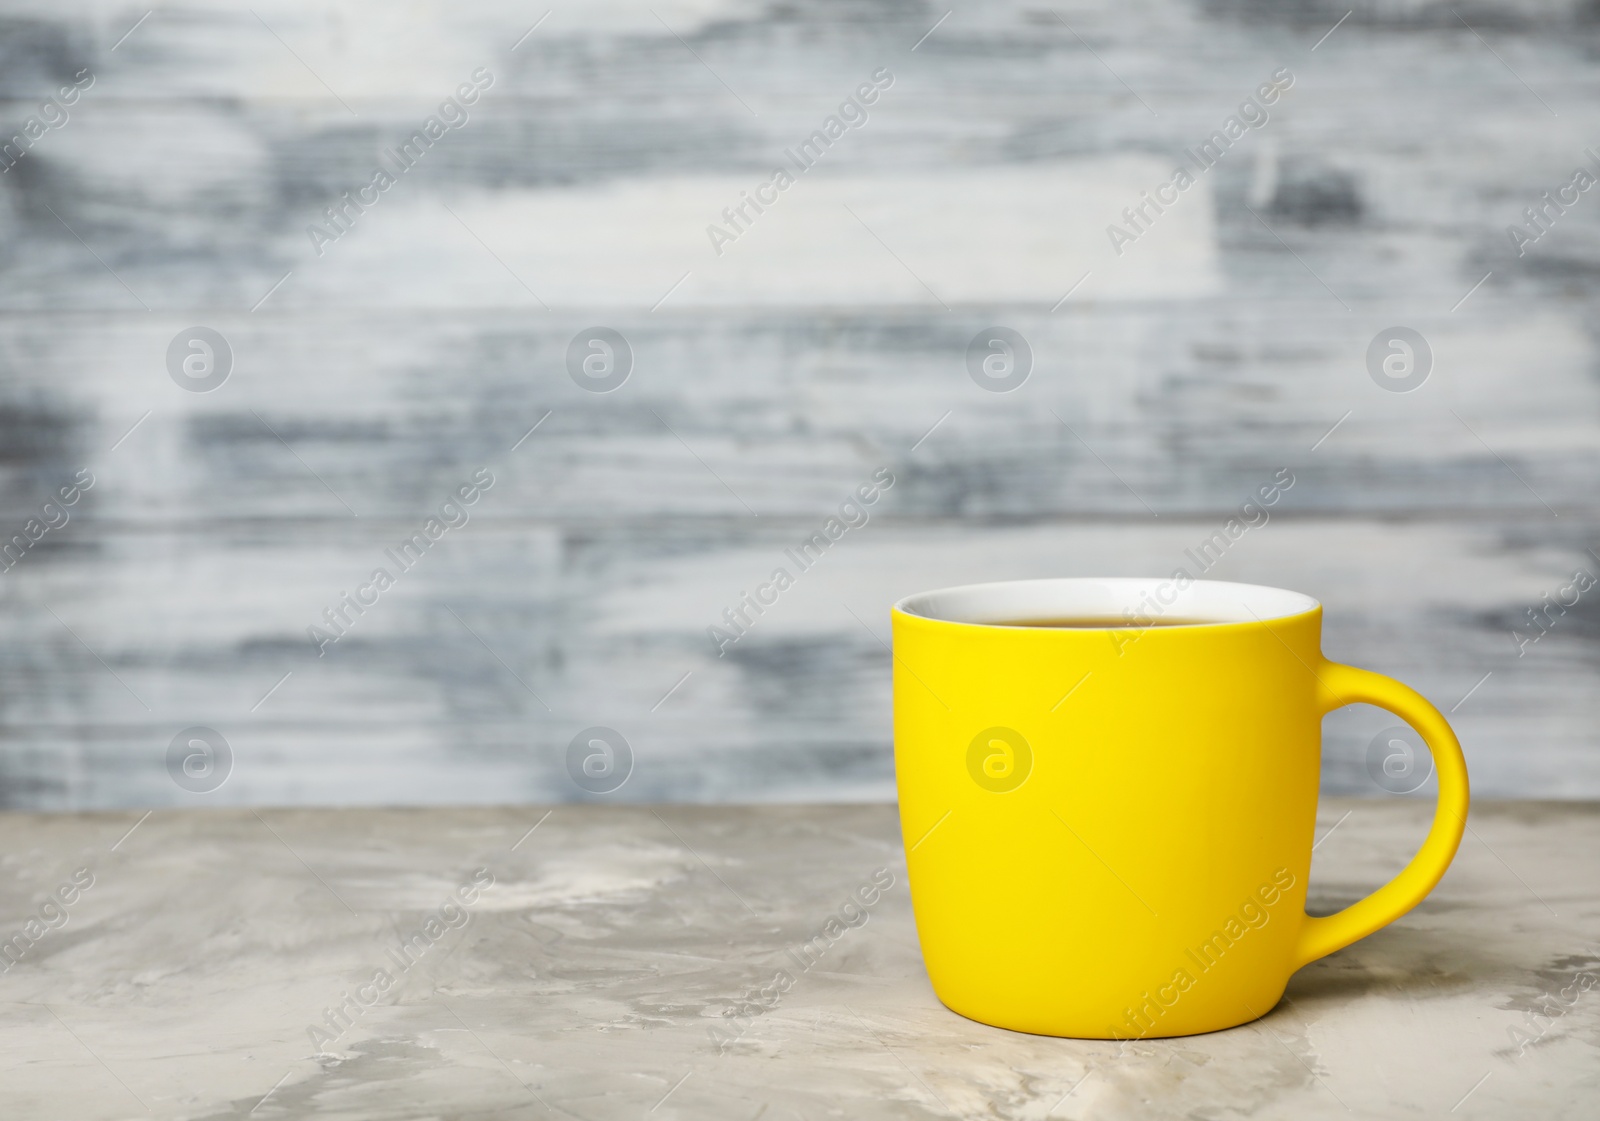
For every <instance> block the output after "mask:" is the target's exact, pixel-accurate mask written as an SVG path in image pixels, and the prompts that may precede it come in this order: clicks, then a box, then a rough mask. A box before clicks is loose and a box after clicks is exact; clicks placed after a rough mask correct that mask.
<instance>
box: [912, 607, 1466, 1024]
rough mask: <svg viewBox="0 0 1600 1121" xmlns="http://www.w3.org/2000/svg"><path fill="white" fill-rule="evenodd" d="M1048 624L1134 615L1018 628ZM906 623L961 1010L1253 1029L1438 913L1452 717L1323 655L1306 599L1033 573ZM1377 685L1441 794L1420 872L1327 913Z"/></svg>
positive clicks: (927, 909)
mask: <svg viewBox="0 0 1600 1121" xmlns="http://www.w3.org/2000/svg"><path fill="white" fill-rule="evenodd" d="M1040 619H1072V620H1075V621H1082V620H1085V619H1088V620H1115V621H1121V622H1123V623H1127V622H1132V623H1133V624H1135V625H1134V626H1127V625H1123V626H1099V627H1095V626H1089V627H1084V626H1074V627H1051V626H1037V625H1033V626H1028V625H1017V624H1019V623H1023V622H1028V621H1037V620H1040ZM893 620H894V740H895V773H896V779H897V782H898V785H899V791H900V824H901V832H902V834H903V836H904V839H905V846H906V861H907V865H908V868H909V872H910V880H911V901H912V905H913V908H914V910H915V913H916V921H917V933H918V936H919V937H920V939H921V942H922V952H923V958H924V960H925V962H926V964H927V968H928V976H929V979H930V980H931V981H932V982H933V988H934V991H935V992H936V993H937V994H938V996H939V999H940V1000H942V1001H943V1002H944V1003H945V1004H946V1005H947V1006H949V1007H950V1008H951V1009H953V1010H954V1011H956V1012H959V1013H961V1014H962V1015H963V1016H968V1017H970V1018H972V1019H974V1020H981V1021H982V1022H984V1023H987V1024H994V1025H997V1026H999V1027H1004V1028H1012V1029H1014V1030H1017V1031H1026V1032H1037V1033H1042V1034H1046V1035H1066V1036H1078V1037H1085V1038H1096V1039H1105V1038H1123V1039H1126V1038H1137V1037H1150V1036H1170V1035H1190V1034H1193V1033H1195V1032H1205V1031H1214V1030H1216V1029H1218V1028H1226V1027H1232V1026H1234V1025H1236V1024H1242V1023H1244V1022H1246V1021H1248V1020H1253V1019H1255V1018H1256V1017H1257V1016H1260V1015H1263V1014H1264V1013H1266V1012H1267V1011H1268V1010H1269V1009H1270V1008H1272V1007H1273V1005H1275V1004H1276V1003H1277V1002H1278V999H1279V997H1281V996H1282V995H1283V990H1284V986H1285V985H1286V984H1287V983H1288V980H1289V975H1290V974H1291V973H1293V972H1294V971H1295V970H1296V969H1299V968H1300V967H1301V966H1302V965H1305V964H1307V963H1308V962H1312V961H1315V960H1316V959H1317V958H1320V957H1322V956H1323V955H1325V954H1330V953H1332V952H1333V951H1334V950H1337V949H1339V948H1340V947H1342V946H1347V945H1349V944H1350V943H1351V942H1354V941H1355V940H1356V939H1358V938H1361V937H1364V936H1365V935H1368V934H1370V933H1372V932H1373V931H1374V930H1377V929H1378V928H1379V927H1381V926H1384V925H1385V924H1387V923H1390V922H1393V921H1394V920H1395V919H1397V918H1399V917H1400V916H1401V915H1403V914H1405V913H1406V912H1407V911H1409V910H1410V909H1411V908H1412V907H1414V906H1416V904H1417V903H1418V902H1420V901H1421V900H1422V898H1423V897H1424V896H1425V895H1427V893H1428V892H1429V891H1430V890H1432V888H1433V886H1434V884H1436V883H1438V882H1439V879H1440V877H1441V876H1443V875H1444V872H1445V869H1446V868H1447V867H1448V866H1449V864H1450V859H1451V857H1453V856H1454V855H1455V851H1456V847H1457V845H1458V844H1459V843H1460V841H1461V833H1462V830H1463V829H1464V828H1465V827H1466V814H1467V771H1466V763H1465V761H1464V760H1463V759H1462V756H1461V746H1460V744H1459V743H1457V741H1456V737H1455V735H1454V733H1453V732H1451V730H1450V726H1449V725H1448V724H1447V723H1446V722H1445V719H1444V717H1443V716H1441V715H1440V714H1439V711H1438V710H1437V709H1435V708H1434V707H1433V706H1432V705H1431V704H1429V703H1428V702H1427V701H1426V700H1424V699H1423V698H1422V697H1421V696H1420V695H1419V694H1417V693H1415V692H1413V691H1412V690H1411V689H1409V688H1407V687H1406V686H1404V685H1401V684H1400V683H1399V682H1397V681H1393V680H1391V679H1390V678H1387V677H1383V676H1381V675H1379V674H1376V673H1370V672H1368V671H1367V670H1362V669H1356V668H1354V667H1352V666H1345V665H1340V664H1338V663H1337V662H1330V661H1327V660H1326V659H1324V658H1323V656H1322V649H1321V632H1322V607H1321V605H1320V604H1318V603H1317V601H1316V600H1314V599H1312V598H1311V597H1309V596H1305V595H1300V594H1299V593H1296V592H1287V591H1281V590H1279V589H1276V588H1264V587H1257V586H1254V585H1249V584H1224V583H1217V582H1212V581H1205V580H1188V579H1187V578H1184V577H1179V578H1175V579H1173V580H1140V579H1110V580H1078V579H1073V580H1025V581H1017V582H1013V583H1003V584H974V585H969V586H967V587H961V588H948V589H945V590H943V591H936V592H926V593H923V594H921V595H915V596H911V597H910V598H908V599H905V600H902V601H901V602H900V603H898V604H896V605H895V607H894V612H893ZM1176 620H1192V621H1193V622H1189V623H1188V624H1187V625H1171V624H1172V623H1173V622H1174V621H1176ZM1008 623H1009V624H1011V625H1008ZM1357 701H1361V702H1365V703H1367V704H1374V705H1379V706H1381V707H1383V708H1386V709H1388V710H1389V711H1391V712H1393V713H1395V714H1396V715H1398V716H1400V717H1401V718H1402V719H1404V720H1405V721H1406V722H1407V723H1409V724H1411V725H1412V726H1413V727H1414V728H1416V729H1417V731H1418V732H1420V733H1421V734H1422V738H1423V740H1424V741H1425V742H1426V743H1427V745H1428V748H1429V750H1430V751H1431V752H1432V753H1433V757H1434V763H1435V769H1436V771H1437V773H1438V776H1439V796H1438V797H1439V800H1438V809H1437V812H1436V813H1435V815H1434V819H1433V827H1432V829H1431V831H1430V832H1429V833H1428V837H1427V840H1426V841H1425V842H1424V843H1423V845H1422V848H1421V849H1420V850H1419V851H1418V853H1417V854H1416V856H1415V857H1414V858H1413V859H1412V861H1411V863H1410V864H1409V865H1408V866H1407V867H1406V868H1405V870H1404V871H1403V872H1401V873H1400V874H1399V875H1398V876H1396V877H1395V878H1394V879H1393V880H1391V881H1390V882H1389V883H1388V884H1385V885H1384V886H1383V887H1382V888H1380V889H1379V890H1378V891H1376V892H1374V893H1373V894H1372V895H1369V896H1367V897H1366V898H1365V899H1363V900H1361V901H1360V902H1358V903H1355V904H1352V905H1351V906H1349V907H1347V908H1345V909H1344V910H1343V911H1340V912H1339V913H1338V914H1335V915H1330V916H1328V917H1326V918H1312V917H1310V916H1308V915H1307V914H1306V913H1305V897H1306V879H1307V876H1308V873H1309V871H1310V867H1311V845H1312V834H1313V832H1314V831H1315V826H1316V812H1317V784H1318V774H1319V769H1320V757H1321V721H1322V716H1323V714H1324V713H1327V712H1329V711H1331V710H1333V709H1336V708H1338V707H1340V706H1341V705H1346V704H1352V703H1354V702H1357Z"/></svg>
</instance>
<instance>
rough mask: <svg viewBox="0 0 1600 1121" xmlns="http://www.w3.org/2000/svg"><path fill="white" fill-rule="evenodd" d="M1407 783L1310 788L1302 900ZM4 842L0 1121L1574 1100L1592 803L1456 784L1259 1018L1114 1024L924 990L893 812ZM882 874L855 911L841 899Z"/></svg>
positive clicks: (875, 1113) (1353, 860)
mask: <svg viewBox="0 0 1600 1121" xmlns="http://www.w3.org/2000/svg"><path fill="white" fill-rule="evenodd" d="M1428 814H1429V807H1428V806H1427V805H1426V804H1424V803H1421V802H1417V801H1412V800H1408V799H1394V800H1389V801H1383V802H1376V801H1358V800H1337V799H1335V800H1326V801H1325V802H1324V804H1323V806H1322V809H1321V815H1322V816H1321V820H1320V822H1319V836H1321V838H1322V839H1321V840H1320V841H1319V847H1318V849H1317V850H1316V854H1315V865H1314V868H1313V876H1312V881H1313V882H1312V888H1311V893H1312V909H1313V910H1324V911H1326V910H1332V909H1334V908H1336V907H1338V906H1342V905H1343V904H1345V903H1347V902H1349V901H1350V900H1353V899H1355V898H1357V897H1358V896H1360V895H1361V894H1363V893H1365V892H1366V891H1368V890H1370V889H1371V888H1372V887H1374V886H1376V885H1377V884H1378V883H1379V882H1380V881H1381V880H1382V879H1383V878H1385V877H1386V876H1388V875H1389V874H1391V873H1392V872H1393V871H1394V870H1396V869H1397V868H1398V867H1399V866H1400V864H1401V863H1402V862H1403V861H1404V860H1405V859H1406V858H1407V857H1408V855H1409V853H1410V852H1411V850H1412V849H1413V848H1414V846H1415V844H1416V843H1417V842H1418V841H1420V839H1421V837H1422V835H1423V833H1424V831H1425V828H1426V824H1427V817H1428ZM0 839H3V844H0V852H3V853H4V857H3V860H4V865H5V867H4V875H3V877H0V923H3V925H0V935H4V936H5V937H6V939H7V940H8V941H7V942H6V943H5V944H4V945H5V951H4V952H5V955H6V956H5V962H4V963H3V964H5V965H6V968H5V973H4V976H3V977H0V985H3V986H4V989H3V997H0V1103H3V1104H0V1114H3V1115H4V1116H5V1117H6V1118H7V1119H8V1121H25V1119H28V1118H49V1119H50V1121H59V1119H63V1118H71V1119H99V1118H107V1119H113V1118H135V1117H138V1118H143V1117H159V1118H184V1119H196V1121H198V1119H201V1118H241V1117H251V1118H256V1119H259V1121H270V1119H272V1118H282V1117H306V1116H317V1117H329V1118H479V1117H508V1118H522V1117H527V1118H539V1117H545V1116H563V1117H576V1118H580V1119H584V1121H602V1119H611V1118H623V1119H628V1121H647V1119H649V1121H669V1119H671V1118H679V1117H685V1118H687V1117H692V1118H730V1119H738V1121H753V1119H755V1118H758V1117H769V1118H782V1119H792V1118H804V1119H807V1121H820V1119H822V1118H831V1117H841V1118H843V1117H874V1118H878V1117H908V1118H910V1117H963V1118H1029V1119H1042V1118H1047V1117H1048V1118H1089V1117H1140V1118H1168V1117H1171V1118H1178V1117H1182V1118H1208V1119H1209V1118H1236V1117H1257V1116H1261V1117H1292V1118H1297V1119H1306V1118H1321V1117H1344V1116H1347V1115H1354V1116H1364V1117H1377V1116H1384V1117H1391V1116H1392V1117H1413V1116H1416V1117H1422V1116H1441V1117H1442V1116H1451V1115H1454V1116H1460V1117H1467V1118H1470V1117H1532V1116H1538V1117H1541V1118H1558V1117H1572V1118H1577V1117H1586V1118H1592V1117H1593V1116H1595V1112H1594V1111H1595V1108H1596V1105H1595V1103H1596V1101H1597V1100H1600V1061H1597V1058H1600V991H1596V992H1589V991H1587V990H1585V989H1584V987H1583V986H1584V985H1585V984H1589V983H1592V980H1593V975H1594V971H1597V970H1600V956H1597V955H1600V948H1597V938H1596V934H1597V932H1600V922H1597V920H1600V807H1597V806H1595V805H1592V804H1573V803H1566V804H1557V803H1530V802H1516V803H1489V804H1484V805H1479V806H1478V807H1476V808H1475V810H1474V812H1473V818H1472V821H1471V832H1470V833H1469V834H1468V836H1467V838H1466V840H1465V842H1464V844H1463V846H1462V849H1461V853H1460V855H1459V856H1458V857H1457V860H1456V863H1455V865H1454V867H1453V868H1452V869H1451V871H1450V873H1449V875H1448V876H1447V877H1446V878H1445V880H1444V882H1443V883H1442V884H1441V885H1440V886H1439V888H1438V889H1437V890H1436V891H1435V892H1434V894H1433V895H1432V896H1431V897H1430V898H1429V899H1428V900H1427V901H1426V902H1424V903H1423V904H1422V905H1421V906H1420V907H1418V908H1417V909H1416V910H1415V911H1413V912H1412V913H1411V914H1410V915H1408V916H1406V917H1405V918H1404V919H1402V920H1401V921H1399V922H1398V923H1396V924H1394V925H1393V926H1391V927H1389V928H1388V929H1386V930H1384V931H1381V932H1379V933H1378V934H1376V935H1374V936H1372V937H1370V938H1368V939H1366V940H1364V941H1362V942H1360V943H1358V944H1356V945H1355V946H1352V947H1350V948H1349V949H1346V950H1344V951H1342V952H1340V953H1338V954H1335V955H1333V956H1332V957H1330V958H1328V959H1325V960H1323V961H1320V962H1317V963H1316V964H1314V965H1312V966H1310V967H1308V968H1306V969H1305V970H1303V971H1301V972H1300V973H1299V974H1297V975H1296V976H1295V978H1294V979H1293V981H1292V982H1291V983H1290V986H1289V991H1288V995H1287V997H1286V998H1285V1000H1284V1001H1283V1003H1282V1004H1281V1005H1280V1006H1279V1007H1277V1008H1276V1009H1274V1010H1273V1011H1272V1012H1271V1013H1270V1014H1268V1015H1267V1016H1266V1017H1265V1018H1264V1019H1262V1020H1261V1021H1259V1022H1257V1023H1254V1024H1250V1025H1247V1026H1244V1027H1241V1028H1237V1029H1234V1030H1231V1031H1224V1032H1219V1033H1216V1034H1212V1035H1206V1036H1196V1037H1190V1038H1184V1039H1172V1040H1155V1041H1147V1042H1142V1043H1139V1044H1136V1045H1134V1046H1132V1047H1130V1048H1128V1049H1127V1050H1126V1052H1125V1053H1122V1054H1119V1053H1118V1050H1117V1046H1116V1045H1115V1044H1111V1043H1103V1042H1091V1041H1077V1040H1063V1039H1049V1038H1040V1037H1034V1036H1027V1035H1019V1034H1014V1033H1011V1032H1006V1031H1002V1030H998V1029H995V1028H990V1027H985V1026H983V1025H981V1024H976V1023H972V1022H970V1021H967V1020H964V1019H962V1018H961V1017H959V1016H956V1015H955V1014H954V1013H951V1012H949V1011H948V1010H946V1009H945V1008H944V1007H943V1006H942V1005H940V1004H939V1002H938V1001H937V1000H936V999H935V997H934V995H933V993H932V991H931V990H930V988H929V986H928V982H927V978H926V976H925V974H924V972H923V967H922V962H921V958H920V956H919V954H918V950H917V941H916V932H915V929H914V926H913V923H912V917H911V908H910V902H909V899H908V896H907V892H906V886H905V865H904V856H903V852H902V849H901V842H900V837H899V829H898V824H897V821H896V816H895V811H894V808H893V807H892V806H887V805H852V806H753V807H716V808H710V807H698V806H677V807H662V808H659V809H652V808H650V807H638V806H631V807H622V806H601V805H565V806H557V807H555V808H552V809H547V808H543V807H504V808H472V809H422V810H405V809H393V810H372V809H362V810H308V809H296V810H273V809H264V810H259V811H255V810H233V809H228V810H214V811H213V810H173V811H157V812H154V813H151V814H146V815H145V816H143V817H141V816H140V815H139V814H138V813H129V814H111V813H104V814H75V815H34V814H15V813H14V814H5V815H0ZM891 877H892V881H893V882H892V885H891V886H890V887H889V888H888V889H887V891H884V892H882V893H881V896H880V897H879V898H877V899H876V902H875V903H874V904H873V905H872V906H871V907H869V908H867V909H866V911H865V914H866V916H867V917H866V918H865V919H864V920H863V919H862V917H861V912H860V911H859V910H857V909H853V908H847V907H846V904H847V902H848V901H849V900H850V899H851V897H852V895H854V894H855V893H856V889H857V888H858V887H861V886H862V885H865V884H871V883H872V882H873V881H874V879H875V878H876V879H877V881H878V882H879V883H882V882H884V881H887V880H889V879H890V878H891ZM874 894H875V893H874V892H873V891H871V890H868V891H867V892H865V895H866V896H867V897H872V896H873V895H874ZM851 921H853V922H854V924H855V925H849V923H850V922H851ZM830 932H831V933H830ZM807 942H810V943H811V946H812V950H811V952H809V953H807V952H805V951H803V950H802V949H801V947H803V946H804V945H805V944H806V943H807ZM13 959H14V960H13ZM779 969H786V970H787V971H788V972H789V973H790V974H791V975H792V976H793V978H794V983H793V984H792V986H789V987H788V988H787V991H784V992H781V993H778V992H774V991H773V990H772V989H771V982H772V979H773V977H774V975H775V974H776V972H777V971H778V970H779ZM1585 977H1589V980H1588V981H1585V980H1584V978H1585ZM763 989H766V991H765V992H763Z"/></svg>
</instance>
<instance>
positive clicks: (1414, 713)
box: [1291, 661, 1469, 969]
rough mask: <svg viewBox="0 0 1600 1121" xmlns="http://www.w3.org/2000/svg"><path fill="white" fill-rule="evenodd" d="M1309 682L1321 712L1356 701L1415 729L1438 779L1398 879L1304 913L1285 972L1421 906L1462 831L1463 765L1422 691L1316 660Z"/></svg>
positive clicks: (1449, 733)
mask: <svg viewBox="0 0 1600 1121" xmlns="http://www.w3.org/2000/svg"><path fill="white" fill-rule="evenodd" d="M1317 680H1318V682H1319V688H1318V690H1317V700H1318V703H1319V707H1320V709H1321V711H1322V713H1323V714H1324V715H1326V714H1327V713H1329V712H1332V711H1333V710H1334V709H1336V708H1342V707H1343V706H1345V705H1347V704H1354V703H1356V702H1358V701H1359V702H1364V703H1366V704H1371V705H1377V706H1378V707H1379V708H1384V709H1388V710H1389V711H1390V712H1392V713H1394V714H1395V715H1396V716H1398V717H1399V718H1400V719H1402V720H1404V721H1405V722H1406V723H1407V724H1409V725H1411V726H1412V727H1413V728H1415V729H1416V730H1417V732H1418V733H1419V734H1420V735H1421V736H1422V741H1423V742H1424V743H1425V744H1427V745H1428V751H1429V752H1430V753H1431V754H1432V755H1433V767H1434V770H1435V771H1436V772H1437V773H1438V775H1439V802H1438V806H1437V808H1436V809H1435V810H1434V814H1433V825H1432V827H1430V828H1429V830H1428V836H1427V839H1426V840H1424V841H1423V842H1422V847H1421V848H1420V849H1418V850H1417V855H1416V856H1413V857H1412V858H1411V863H1410V864H1407V865H1406V866H1405V868H1403V869H1402V870H1401V872H1400V874H1399V875H1398V876H1396V877H1395V878H1394V879H1392V880H1390V881H1389V882H1388V883H1386V884H1384V885H1383V886H1382V887H1380V888H1379V889H1378V890H1377V891H1375V892H1373V893H1372V894H1371V895H1369V896H1367V897H1366V898H1365V899H1362V900H1359V901H1357V902H1355V903H1352V904H1350V906H1348V907H1346V908H1345V909H1344V910H1342V911H1340V912H1338V913H1337V914H1332V915H1328V916H1326V917H1323V918H1316V917H1313V916H1311V915H1307V916H1306V919H1305V925H1304V926H1302V927H1301V928H1300V938H1299V941H1298V942H1297V943H1296V945H1295V950H1294V959H1293V963H1292V966H1291V968H1292V969H1299V968H1300V967H1301V966H1304V965H1309V964H1310V963H1312V962H1314V961H1316V960H1317V959H1318V958H1321V957H1326V956H1327V955H1329V954H1331V953H1333V952H1334V951H1335V950H1341V949H1343V948H1344V947H1346V946H1348V945H1350V943H1352V942H1354V941H1356V940H1357V939H1358V938H1365V937H1366V936H1367V935H1369V934H1371V933H1372V932H1373V931H1375V930H1378V929H1379V928H1381V927H1385V926H1388V925H1389V924H1390V923H1392V922H1394V920H1395V919H1398V918H1399V917H1400V916H1401V915H1403V914H1405V913H1406V912H1407V911H1409V910H1411V908H1413V907H1415V906H1416V905H1417V904H1418V903H1421V902H1422V900H1423V897H1424V896H1426V895H1427V894H1428V892H1430V891H1432V890H1433V888H1434V885H1435V884H1437V883H1438V882H1439V881H1440V880H1441V879H1442V878H1443V877H1444V873H1445V869H1447V868H1449V867H1450V861H1451V859H1452V858H1453V857H1454V856H1455V854H1456V849H1457V848H1458V847H1459V846H1460V844H1461V834H1462V833H1463V831H1465V829H1466V827H1467V803H1468V797H1469V795H1468V789H1467V761H1466V759H1465V758H1463V757H1462V754H1461V743H1460V741H1458V740H1457V739H1456V734H1455V732H1453V731H1452V730H1451V728H1450V725H1449V723H1448V722H1447V721H1446V720H1445V718H1444V716H1443V714H1441V713H1440V712H1439V710H1438V709H1436V708H1434V707H1433V705H1431V704H1429V703H1428V701H1427V699H1426V698H1424V697H1423V696H1422V694H1420V693H1418V692H1417V691H1416V690H1414V689H1412V688H1410V687H1409V686H1406V685H1402V684H1401V683H1400V682H1398V681H1396V680H1394V679H1393V678H1392V677H1385V676H1383V674H1381V673H1373V672H1372V671H1370V670H1364V669H1357V668H1356V667H1355V666H1346V665H1341V664H1340V663H1338V662H1328V661H1324V662H1323V663H1322V664H1321V666H1320V667H1319V669H1318V672H1317Z"/></svg>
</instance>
